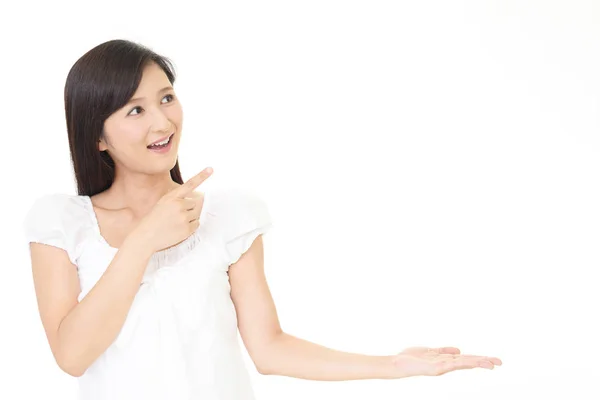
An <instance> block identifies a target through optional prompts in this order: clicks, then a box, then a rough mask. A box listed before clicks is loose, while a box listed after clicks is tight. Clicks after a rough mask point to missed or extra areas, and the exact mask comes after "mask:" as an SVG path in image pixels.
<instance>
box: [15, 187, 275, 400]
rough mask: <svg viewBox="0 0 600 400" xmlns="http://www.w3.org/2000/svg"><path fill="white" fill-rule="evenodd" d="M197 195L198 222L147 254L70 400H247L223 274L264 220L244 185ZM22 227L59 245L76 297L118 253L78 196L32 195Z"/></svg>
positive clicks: (30, 238)
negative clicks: (119, 319) (117, 325)
mask: <svg viewBox="0 0 600 400" xmlns="http://www.w3.org/2000/svg"><path fill="white" fill-rule="evenodd" d="M203 193H204V204H203V208H202V211H201V214H200V219H199V221H200V226H199V227H198V229H197V230H196V231H195V232H194V233H193V234H192V235H190V236H189V237H188V238H187V239H185V240H184V241H183V242H181V243H179V244H177V245H175V246H173V247H170V248H167V249H165V250H161V251H159V252H156V253H154V254H153V255H152V256H151V258H150V261H149V262H148V265H147V267H146V271H145V273H144V276H143V279H142V281H141V284H140V288H139V290H138V292H137V294H136V296H135V298H134V300H133V303H132V305H131V308H130V310H129V313H128V315H127V317H126V319H125V323H124V324H123V326H122V328H121V330H120V332H119V334H118V336H117V337H116V339H115V341H114V342H113V343H112V344H111V345H110V346H109V347H108V348H107V349H106V351H105V352H104V353H102V354H101V355H100V357H98V358H97V359H96V360H95V361H94V362H93V364H91V365H90V366H89V368H88V369H87V370H86V371H85V373H84V374H83V375H82V376H80V377H78V378H77V379H78V381H79V399H80V400H134V399H144V400H148V399H156V400H167V399H168V400H175V399H176V400H188V399H189V400H192V399H194V400H195V399H203V400H254V393H253V390H252V386H251V381H250V376H249V374H248V370H247V369H246V366H245V364H244V362H243V358H242V352H241V346H240V344H239V341H238V337H237V315H236V310H235V307H234V304H233V302H232V299H231V296H230V289H231V287H230V285H229V276H228V270H229V266H230V265H231V264H233V263H235V262H236V261H237V260H238V259H239V258H240V257H241V255H242V254H243V253H245V252H246V251H247V250H248V248H249V247H250V245H251V244H252V243H253V241H254V240H255V239H256V237H257V236H258V235H260V234H265V233H266V232H267V231H269V230H270V229H271V228H272V226H273V223H272V220H271V216H270V213H269V210H268V207H267V205H266V203H265V202H264V201H263V200H262V198H260V197H259V196H257V195H256V194H254V193H252V192H250V191H246V190H240V189H232V188H228V189H219V190H213V191H206V192H203ZM24 229H25V235H26V238H27V243H29V242H36V243H43V244H47V245H51V246H55V247H58V248H61V249H63V250H65V251H66V254H67V255H68V257H69V259H70V260H71V262H72V263H73V264H74V265H76V267H77V274H78V277H79V284H80V288H81V293H80V294H79V296H78V300H79V301H81V300H82V299H83V298H84V297H85V296H86V295H87V294H88V292H89V291H90V290H91V289H92V288H93V287H94V285H95V284H96V282H97V281H98V280H99V279H100V277H101V276H102V274H103V273H104V271H105V270H106V268H107V267H108V265H109V264H110V263H111V261H112V259H113V257H114V256H115V254H116V253H117V251H118V249H116V248H114V247H111V246H110V245H109V244H108V242H107V241H106V240H105V239H104V237H103V236H102V234H101V232H100V227H99V225H98V221H97V219H96V213H95V211H94V208H93V207H92V201H91V199H90V197H88V196H81V195H70V194H62V193H55V194H47V195H45V196H42V197H40V198H38V199H37V200H35V202H34V203H33V205H32V207H31V208H30V210H29V211H28V213H27V215H26V217H25V221H24Z"/></svg>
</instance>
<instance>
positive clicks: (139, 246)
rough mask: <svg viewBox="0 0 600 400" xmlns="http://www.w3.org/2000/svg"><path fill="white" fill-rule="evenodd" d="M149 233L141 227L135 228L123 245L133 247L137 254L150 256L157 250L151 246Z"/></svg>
mask: <svg viewBox="0 0 600 400" xmlns="http://www.w3.org/2000/svg"><path fill="white" fill-rule="evenodd" d="M150 243H151V241H150V240H149V234H148V233H147V232H146V231H144V230H143V229H141V228H135V229H134V230H133V231H131V232H130V233H129V235H127V237H126V238H125V240H124V241H123V246H127V247H132V248H134V249H135V252H136V253H137V254H141V255H144V256H145V257H147V258H150V257H151V256H152V254H154V253H155V251H156V250H154V248H153V247H152V246H151V244H150Z"/></svg>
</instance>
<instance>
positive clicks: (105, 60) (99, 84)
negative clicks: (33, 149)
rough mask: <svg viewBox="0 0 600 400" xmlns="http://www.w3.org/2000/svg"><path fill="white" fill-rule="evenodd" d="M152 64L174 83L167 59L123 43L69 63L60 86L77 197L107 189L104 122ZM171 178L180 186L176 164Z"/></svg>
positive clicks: (109, 168)
mask: <svg viewBox="0 0 600 400" xmlns="http://www.w3.org/2000/svg"><path fill="white" fill-rule="evenodd" d="M150 63H156V64H157V65H158V66H159V67H160V68H161V69H162V70H163V71H164V72H165V74H166V75H167V77H168V79H169V81H170V82H171V85H173V84H174V83H175V68H174V66H173V63H172V61H171V60H170V59H169V58H167V57H164V56H161V55H159V54H157V53H155V52H154V51H152V50H151V49H149V48H147V47H145V46H143V45H141V44H138V43H134V42H131V41H128V40H121V39H119V40H110V41H108V42H105V43H102V44H100V45H98V46H96V47H94V48H93V49H91V50H89V51H88V52H87V53H85V54H84V55H83V56H81V58H79V59H78V60H77V62H75V64H73V66H72V67H71V70H70V71H69V74H68V76H67V81H66V83H65V93H64V95H65V116H66V119H67V121H66V122H67V132H68V135H69V149H70V151H71V161H72V164H73V169H74V172H75V180H76V184H77V192H78V194H79V195H84V196H93V195H95V194H97V193H100V192H103V191H104V190H106V189H108V188H109V187H110V186H111V185H112V183H113V180H114V177H115V163H114V161H113V159H112V158H111V156H110V155H109V154H108V153H107V152H106V151H102V152H101V151H99V150H98V141H99V140H100V139H101V138H103V137H104V122H105V121H106V119H107V118H108V117H109V116H110V115H111V114H113V113H114V112H115V111H117V110H119V109H120V108H122V107H123V106H125V105H126V104H127V102H128V101H129V100H130V99H131V97H132V96H133V95H134V93H135V91H136V90H137V87H138V86H139V84H140V81H141V80H142V72H143V70H144V68H145V67H146V66H147V65H148V64H150ZM171 179H173V181H175V182H177V183H179V184H182V183H183V180H182V178H181V172H180V171H179V160H177V162H176V163H175V166H174V167H173V168H172V169H171Z"/></svg>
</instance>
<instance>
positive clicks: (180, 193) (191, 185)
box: [173, 167, 213, 198]
mask: <svg viewBox="0 0 600 400" xmlns="http://www.w3.org/2000/svg"><path fill="white" fill-rule="evenodd" d="M212 172H213V169H212V168H211V167H207V168H205V169H203V170H202V172H200V173H198V174H196V175H194V176H192V177H191V178H190V179H188V180H187V181H186V182H185V183H184V184H183V185H181V186H179V187H178V188H176V189H175V190H174V191H173V194H174V196H176V197H180V198H184V197H186V196H187V195H188V194H189V193H190V192H192V191H193V190H194V189H196V188H197V187H198V186H200V185H201V184H202V182H204V181H205V180H206V179H208V177H210V176H211V175H212Z"/></svg>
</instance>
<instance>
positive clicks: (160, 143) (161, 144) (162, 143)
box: [148, 135, 173, 148]
mask: <svg viewBox="0 0 600 400" xmlns="http://www.w3.org/2000/svg"><path fill="white" fill-rule="evenodd" d="M172 137H173V135H171V136H169V137H168V138H166V139H165V140H163V141H162V142H158V143H154V144H151V145H149V146H148V148H152V147H164V146H165V145H167V144H168V143H169V141H170V140H171V138H172Z"/></svg>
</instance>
